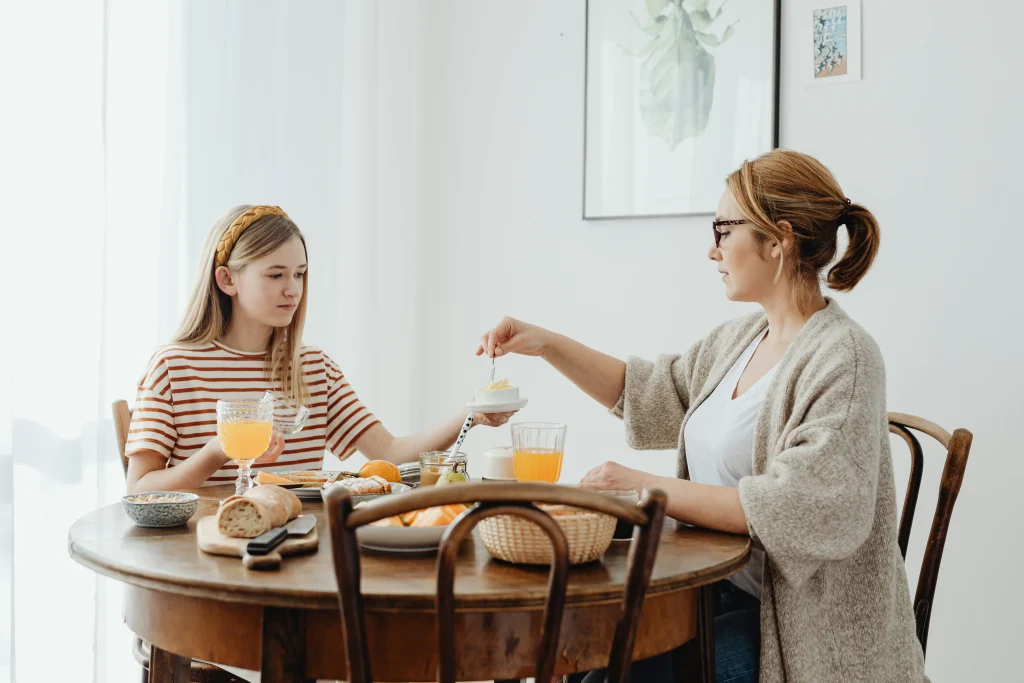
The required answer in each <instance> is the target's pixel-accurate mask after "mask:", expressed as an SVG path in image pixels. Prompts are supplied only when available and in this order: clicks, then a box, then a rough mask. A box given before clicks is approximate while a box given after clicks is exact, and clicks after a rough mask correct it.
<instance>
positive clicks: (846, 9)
mask: <svg viewBox="0 0 1024 683" xmlns="http://www.w3.org/2000/svg"><path fill="white" fill-rule="evenodd" d="M800 21H801V22H802V23H803V25H804V27H805V29H804V30H805V31H806V33H805V34H804V38H802V40H803V41H805V46H806V47H804V48H803V49H804V55H806V57H807V58H808V59H810V60H811V61H810V62H809V63H808V64H807V65H806V66H805V67H803V68H804V73H805V74H807V79H808V80H807V85H832V84H834V83H847V82H849V81H859V80H860V54H861V44H860V0H849V2H844V1H843V0H808V1H806V2H805V4H804V8H803V11H802V12H801V17H800Z"/></svg>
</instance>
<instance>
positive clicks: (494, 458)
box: [483, 446, 516, 481]
mask: <svg viewBox="0 0 1024 683" xmlns="http://www.w3.org/2000/svg"><path fill="white" fill-rule="evenodd" d="M483 478H484V479H493V480H500V481H515V480H516V468H515V465H514V464H513V462H512V447H511V446H498V447H497V448H492V449H490V450H488V451H486V452H485V453H484V466H483Z"/></svg>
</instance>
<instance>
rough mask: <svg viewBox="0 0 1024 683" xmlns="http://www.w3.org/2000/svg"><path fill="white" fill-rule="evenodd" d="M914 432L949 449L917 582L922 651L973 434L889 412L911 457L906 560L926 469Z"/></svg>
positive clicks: (902, 531)
mask: <svg viewBox="0 0 1024 683" xmlns="http://www.w3.org/2000/svg"><path fill="white" fill-rule="evenodd" d="M911 430H914V431H916V432H920V433H922V434H927V435H928V436H931V437H933V438H934V439H935V440H936V441H938V442H939V443H941V444H942V447H943V448H945V449H946V464H945V465H944V466H943V468H942V481H941V482H940V484H939V499H938V502H937V503H936V505H935V516H934V517H933V518H932V528H931V531H929V533H928V545H927V546H926V547H925V551H924V560H923V561H922V562H921V574H920V576H919V578H918V580H917V593H916V595H915V596H914V618H915V620H916V622H917V639H918V640H920V641H921V649H922V650H925V649H926V648H927V644H928V622H929V620H930V619H931V614H932V601H933V599H934V598H935V584H936V582H937V581H938V578H939V564H940V563H941V562H942V549H943V547H944V546H945V545H946V532H947V531H948V530H949V522H950V520H951V519H952V517H953V505H954V504H955V503H956V497H957V495H958V494H959V493H960V485H961V484H963V481H964V471H965V470H966V469H967V455H968V453H970V450H971V441H972V440H973V439H974V435H973V434H971V433H970V432H969V431H967V430H966V429H957V430H955V431H954V432H953V433H952V434H950V433H949V432H947V431H946V430H945V429H943V428H942V427H940V426H938V425H937V424H935V423H934V422H929V421H928V420H925V419H924V418H920V417H915V416H913V415H905V414H903V413H889V431H890V432H892V433H893V434H898V435H899V436H901V437H902V438H903V440H904V441H906V443H907V446H908V447H909V448H910V457H911V461H910V481H909V482H908V484H907V497H906V498H905V499H904V502H903V513H902V515H901V516H900V527H899V537H898V538H899V546H900V552H901V553H902V554H903V557H904V559H906V557H907V543H908V542H909V540H910V527H911V525H912V524H913V523H914V511H915V510H916V509H917V496H918V494H919V493H920V490H921V473H922V471H923V470H924V451H923V450H922V449H921V443H920V442H919V441H918V440H917V437H916V436H915V435H914V433H913V432H912V431H911Z"/></svg>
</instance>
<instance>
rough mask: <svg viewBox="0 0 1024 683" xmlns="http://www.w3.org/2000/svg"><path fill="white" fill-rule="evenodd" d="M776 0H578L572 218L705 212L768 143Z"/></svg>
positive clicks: (773, 108) (774, 124) (772, 130)
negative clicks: (576, 208) (581, 63)
mask: <svg viewBox="0 0 1024 683" xmlns="http://www.w3.org/2000/svg"><path fill="white" fill-rule="evenodd" d="M780 4H781V0H773V1H768V0H587V19H586V22H587V26H586V34H587V41H586V96H585V99H586V106H585V125H584V129H585V133H584V138H585V139H584V182H583V186H584V190H583V218H585V219H597V218H626V217H642V216H683V215H707V214H713V213H714V212H715V210H716V208H717V206H718V200H719V198H720V196H721V194H722V191H723V190H724V188H725V177H726V176H727V175H728V174H729V173H730V172H732V171H733V170H735V169H736V168H738V167H739V166H740V164H741V163H743V161H744V160H745V159H751V158H753V157H756V156H758V155H760V154H763V153H765V152H767V151H769V150H771V149H773V148H775V147H777V146H778V141H779V32H780V29H779V26H780V21H781V19H780Z"/></svg>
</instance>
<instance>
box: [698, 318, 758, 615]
mask: <svg viewBox="0 0 1024 683" xmlns="http://www.w3.org/2000/svg"><path fill="white" fill-rule="evenodd" d="M766 334H768V328H765V329H764V330H763V331H762V332H761V334H759V335H757V337H756V338H755V339H754V341H752V342H750V345H749V346H748V347H747V348H746V350H745V351H744V352H743V354H742V355H741V356H740V357H739V359H737V361H736V363H735V364H733V366H732V368H730V370H729V372H728V373H727V374H726V375H725V378H723V379H722V381H721V383H719V385H718V386H717V387H716V388H715V390H714V392H712V394H711V395H710V396H708V397H707V398H706V399H705V400H704V402H703V403H701V404H700V405H699V406H697V409H696V410H695V411H693V414H692V415H691V416H690V419H689V420H687V421H686V427H685V428H684V429H683V443H684V445H685V448H686V464H687V467H688V469H689V472H690V480H691V481H696V482H699V483H701V484H714V485H715V486H732V487H736V486H738V485H739V481H740V479H742V478H743V477H749V476H751V475H752V474H753V473H754V464H753V462H754V461H753V449H754V423H755V422H756V421H757V413H758V410H759V409H760V408H761V403H762V402H763V400H764V394H765V392H766V391H767V390H768V385H769V384H770V383H771V378H772V376H773V375H774V374H775V367H773V368H772V369H771V370H769V371H768V372H766V373H765V375H764V377H761V378H760V379H759V380H757V382H755V383H754V385H753V386H751V387H750V388H749V389H747V390H746V391H745V392H744V393H743V394H742V395H741V396H739V397H738V398H736V399H735V400H734V399H733V398H732V395H733V393H734V392H735V390H736V383H737V382H738V381H739V379H740V375H742V374H743V370H744V369H745V368H746V367H747V363H748V362H749V361H750V357H751V356H753V355H754V350H755V349H757V345H758V344H760V343H761V340H762V339H764V337H765V335H766ZM763 562H764V551H762V550H759V549H757V548H754V549H753V550H752V551H751V556H750V563H749V564H748V565H747V566H746V567H744V568H743V570H742V571H740V572H739V573H738V574H735V575H733V576H732V577H731V578H730V579H729V580H730V581H732V583H733V584H734V585H735V586H736V587H738V588H740V589H742V590H744V591H746V592H747V593H750V594H751V595H753V596H754V597H755V598H758V599H760V598H761V574H762V564H763Z"/></svg>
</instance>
